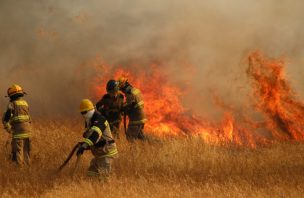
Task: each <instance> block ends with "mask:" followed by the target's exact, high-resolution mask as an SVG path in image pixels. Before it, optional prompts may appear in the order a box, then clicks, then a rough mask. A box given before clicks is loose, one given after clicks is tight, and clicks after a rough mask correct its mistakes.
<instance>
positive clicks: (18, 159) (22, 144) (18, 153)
mask: <svg viewBox="0 0 304 198" xmlns="http://www.w3.org/2000/svg"><path fill="white" fill-rule="evenodd" d="M30 150H31V143H30V139H29V138H25V139H15V138H14V139H13V140H12V161H13V162H15V163H17V164H18V165H20V166H22V165H24V164H26V165H29V164H30Z"/></svg>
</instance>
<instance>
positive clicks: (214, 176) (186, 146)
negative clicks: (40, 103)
mask: <svg viewBox="0 0 304 198" xmlns="http://www.w3.org/2000/svg"><path fill="white" fill-rule="evenodd" d="M81 127H82V125H81V124H79V121H76V120H75V121H65V122H62V121H60V122H59V121H58V122H56V121H40V122H39V124H38V123H37V122H36V123H34V132H33V138H32V145H33V149H32V166H31V167H30V168H23V169H21V170H20V169H16V168H15V167H14V166H13V165H12V164H11V163H10V162H9V160H8V159H7V156H8V154H9V152H10V151H9V150H10V148H9V146H6V138H7V137H8V136H6V135H2V138H1V144H0V148H1V151H0V158H1V163H0V193H1V197H302V196H303V193H304V160H303V153H304V146H303V145H302V144H300V143H288V144H282V143H280V144H277V145H272V146H268V147H263V148H257V149H249V148H238V147H234V146H226V147H223V146H222V147H218V146H211V145H206V144H204V143H203V142H202V141H201V140H200V139H198V138H187V139H185V138H183V139H163V140H157V141H151V142H146V143H136V144H133V145H130V144H128V143H127V142H126V141H125V140H124V139H121V140H119V142H118V147H119V151H120V156H119V158H118V159H117V160H116V161H115V163H114V167H113V175H112V177H111V180H110V182H109V183H105V184H103V183H100V182H99V181H95V180H90V179H88V178H87V177H86V168H87V166H88V163H89V160H90V158H91V157H92V156H91V154H90V153H89V152H87V153H86V154H85V155H84V156H83V159H82V163H81V165H80V167H79V169H78V171H77V172H75V174H72V170H73V165H74V163H75V158H73V160H72V161H71V162H70V164H69V166H67V167H66V168H65V169H64V170H63V171H62V173H61V174H59V175H56V174H54V171H55V170H56V168H57V167H58V166H59V165H60V164H61V163H62V162H63V161H64V159H65V158H66V156H67V155H68V153H69V151H70V149H71V148H72V147H73V144H74V143H75V142H77V141H79V140H81V131H82V130H81V129H82V128H81ZM2 134H3V133H2Z"/></svg>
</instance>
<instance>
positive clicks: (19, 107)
mask: <svg viewBox="0 0 304 198" xmlns="http://www.w3.org/2000/svg"><path fill="white" fill-rule="evenodd" d="M2 121H3V124H4V127H5V128H6V129H8V130H11V131H12V133H13V138H14V139H24V138H29V137H30V133H31V127H30V122H31V118H30V115H29V105H28V103H27V102H26V101H25V100H24V99H23V98H21V97H18V98H15V99H11V101H10V102H9V104H8V107H7V110H6V112H5V113H4V116H3V118H2Z"/></svg>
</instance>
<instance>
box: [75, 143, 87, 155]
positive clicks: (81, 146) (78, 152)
mask: <svg viewBox="0 0 304 198" xmlns="http://www.w3.org/2000/svg"><path fill="white" fill-rule="evenodd" d="M87 148H88V145H87V144H86V143H84V142H83V143H81V145H80V147H79V148H78V150H77V153H76V155H77V156H80V155H82V154H83V152H84V151H85V150H86V149H87Z"/></svg>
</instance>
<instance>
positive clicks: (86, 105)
mask: <svg viewBox="0 0 304 198" xmlns="http://www.w3.org/2000/svg"><path fill="white" fill-rule="evenodd" d="M92 109H94V105H93V103H92V101H91V100H89V99H83V100H82V101H81V103H80V106H79V111H80V113H85V112H87V111H90V110H92Z"/></svg>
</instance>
